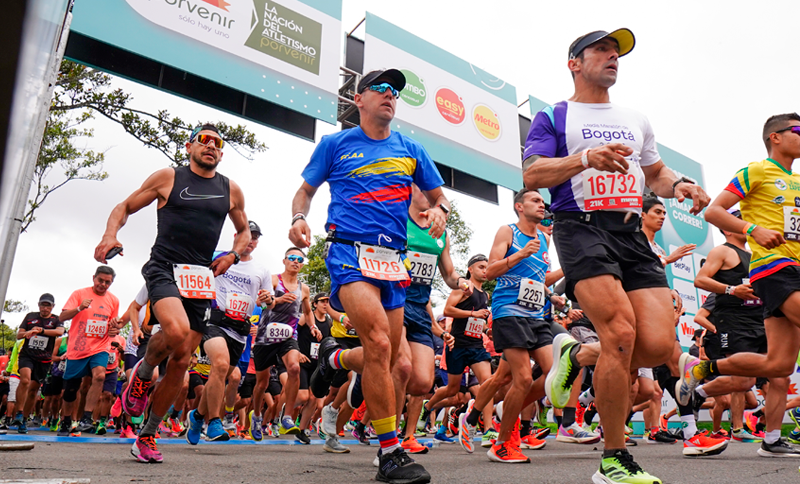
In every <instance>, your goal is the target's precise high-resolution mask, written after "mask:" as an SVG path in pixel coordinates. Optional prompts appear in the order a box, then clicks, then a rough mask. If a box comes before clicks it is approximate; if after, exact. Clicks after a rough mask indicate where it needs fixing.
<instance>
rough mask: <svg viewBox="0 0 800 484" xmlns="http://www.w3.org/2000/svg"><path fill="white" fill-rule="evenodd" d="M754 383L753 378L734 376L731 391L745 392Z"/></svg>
mask: <svg viewBox="0 0 800 484" xmlns="http://www.w3.org/2000/svg"><path fill="white" fill-rule="evenodd" d="M755 384H756V379H755V378H736V379H734V383H733V386H734V388H733V389H732V390H731V391H732V392H746V391H748V390H750V389H751V388H753V385H755Z"/></svg>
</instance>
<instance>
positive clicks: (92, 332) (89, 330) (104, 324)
mask: <svg viewBox="0 0 800 484" xmlns="http://www.w3.org/2000/svg"><path fill="white" fill-rule="evenodd" d="M107 331H108V321H103V320H97V319H87V320H86V337H87V338H104V337H105V336H106V332H107Z"/></svg>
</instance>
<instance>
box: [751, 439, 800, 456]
mask: <svg viewBox="0 0 800 484" xmlns="http://www.w3.org/2000/svg"><path fill="white" fill-rule="evenodd" d="M758 455H760V456H761V457H795V458H797V457H800V451H798V450H797V449H796V448H794V447H793V446H791V445H789V443H788V442H786V439H784V438H783V437H781V438H779V439H778V440H776V441H775V443H774V444H768V443H767V441H766V440H764V441H762V442H761V447H759V449H758Z"/></svg>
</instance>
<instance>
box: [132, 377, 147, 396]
mask: <svg viewBox="0 0 800 484" xmlns="http://www.w3.org/2000/svg"><path fill="white" fill-rule="evenodd" d="M149 388H150V382H149V381H144V380H142V379H141V378H139V376H138V375H137V376H136V377H135V378H134V379H133V388H131V395H132V396H133V397H134V398H141V397H142V396H144V395H145V394H146V393H147V390H148V389H149Z"/></svg>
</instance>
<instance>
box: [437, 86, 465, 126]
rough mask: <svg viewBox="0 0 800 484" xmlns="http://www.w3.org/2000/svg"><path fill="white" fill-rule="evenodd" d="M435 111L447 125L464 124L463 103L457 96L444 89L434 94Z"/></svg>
mask: <svg viewBox="0 0 800 484" xmlns="http://www.w3.org/2000/svg"><path fill="white" fill-rule="evenodd" d="M436 109H438V110H439V114H441V115H442V117H443V118H444V120H445V121H447V122H449V123H453V124H461V123H463V122H464V103H463V102H462V100H461V98H460V97H459V96H458V94H456V93H455V92H453V91H452V90H450V89H448V88H446V87H443V88H441V89H439V90H438V91H437V92H436Z"/></svg>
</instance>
